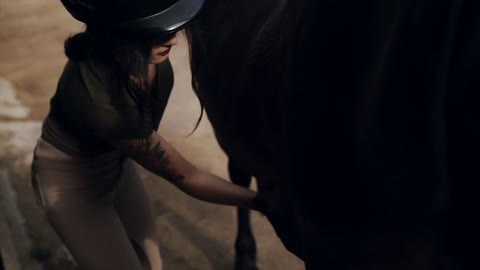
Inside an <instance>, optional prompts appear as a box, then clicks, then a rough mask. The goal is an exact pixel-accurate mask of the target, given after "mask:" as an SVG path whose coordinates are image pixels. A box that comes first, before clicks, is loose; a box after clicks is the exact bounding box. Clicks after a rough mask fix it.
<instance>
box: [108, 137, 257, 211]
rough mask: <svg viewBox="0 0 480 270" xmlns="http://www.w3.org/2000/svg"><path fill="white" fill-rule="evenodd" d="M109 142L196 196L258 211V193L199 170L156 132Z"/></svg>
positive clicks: (148, 168)
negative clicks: (142, 136) (256, 198)
mask: <svg viewBox="0 0 480 270" xmlns="http://www.w3.org/2000/svg"><path fill="white" fill-rule="evenodd" d="M107 141H108V142H110V143H111V144H112V145H113V146H115V147H116V148H118V149H120V150H122V151H124V152H125V153H126V154H127V155H128V156H130V157H131V158H132V159H133V160H135V161H136V162H138V163H139V164H140V165H142V166H143V167H144V168H146V169H147V170H149V171H151V172H153V173H155V174H157V175H159V176H161V177H163V178H165V179H166V180H168V181H170V182H171V183H172V184H174V185H175V186H177V187H178V188H179V189H181V190H182V191H184V192H185V193H187V194H188V195H190V196H192V197H195V198H197V199H200V200H203V201H207V202H212V203H217V204H226V205H233V206H238V207H245V208H251V209H254V210H258V207H257V206H256V203H255V202H256V201H257V200H255V197H256V195H257V193H256V192H255V191H252V190H250V189H247V188H243V187H240V186H238V185H235V184H232V183H230V182H228V181H226V180H224V179H222V178H220V177H218V176H216V175H213V174H211V173H208V172H206V171H203V170H200V169H198V168H196V167H195V166H194V165H193V164H191V163H190V162H188V161H187V160H186V159H185V158H184V157H182V156H181V155H180V153H178V152H177V150H175V149H174V148H173V147H172V146H171V145H170V144H169V143H167V142H166V141H165V140H164V139H163V138H162V137H160V135H158V133H156V132H155V131H152V133H151V135H150V136H149V137H148V138H146V139H139V140H108V139H107Z"/></svg>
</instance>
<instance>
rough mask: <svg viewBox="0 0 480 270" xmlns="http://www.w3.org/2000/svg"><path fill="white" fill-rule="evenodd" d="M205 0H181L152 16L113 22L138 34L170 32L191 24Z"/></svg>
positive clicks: (120, 28)
mask: <svg viewBox="0 0 480 270" xmlns="http://www.w3.org/2000/svg"><path fill="white" fill-rule="evenodd" d="M203 4H204V0H180V1H178V2H177V3H175V4H174V5H172V6H171V7H169V8H168V9H166V10H163V11H161V12H159V13H156V14H153V15H151V16H148V17H145V18H141V19H136V20H130V21H124V22H117V23H113V25H112V26H113V27H114V28H117V29H118V30H124V31H127V32H131V33H136V34H156V33H159V34H168V33H173V32H177V31H180V30H182V29H184V28H185V27H186V26H187V25H188V24H190V23H191V22H192V21H193V20H194V18H195V17H196V16H197V15H198V13H199V12H200V10H201V9H202V7H203Z"/></svg>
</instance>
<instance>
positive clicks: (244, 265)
mask: <svg viewBox="0 0 480 270" xmlns="http://www.w3.org/2000/svg"><path fill="white" fill-rule="evenodd" d="M235 270H258V267H257V262H256V260H255V259H254V258H252V257H250V256H242V257H237V258H236V259H235Z"/></svg>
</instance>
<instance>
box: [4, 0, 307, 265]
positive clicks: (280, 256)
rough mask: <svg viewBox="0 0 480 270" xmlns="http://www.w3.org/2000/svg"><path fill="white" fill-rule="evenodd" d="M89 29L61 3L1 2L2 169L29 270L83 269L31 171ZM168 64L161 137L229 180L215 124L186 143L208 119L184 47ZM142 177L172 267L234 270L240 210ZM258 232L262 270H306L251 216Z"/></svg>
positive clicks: (180, 46)
mask: <svg viewBox="0 0 480 270" xmlns="http://www.w3.org/2000/svg"><path fill="white" fill-rule="evenodd" d="M81 30H82V25H81V24H79V23H77V22H76V21H74V20H73V19H72V18H71V17H70V16H69V14H68V13H67V12H66V11H64V9H63V8H62V6H61V5H60V1H47V0H21V1H14V0H0V169H2V168H3V169H4V170H7V171H8V172H9V175H10V179H11V186H12V188H13V192H14V194H15V198H16V204H17V206H18V209H19V210H20V212H21V214H22V217H23V219H22V218H20V220H21V222H22V223H23V224H24V225H25V228H26V229H25V230H26V232H24V233H23V236H22V233H21V232H19V235H18V236H16V235H14V236H13V239H18V243H19V246H22V244H21V243H20V242H22V241H23V240H24V239H23V238H24V236H25V235H26V236H27V238H28V239H27V240H26V241H27V244H26V246H25V247H19V248H20V249H21V248H24V249H27V251H25V252H19V257H20V260H21V261H22V264H23V268H24V269H27V270H29V269H38V264H36V263H35V260H32V256H33V257H35V258H40V259H42V260H44V263H43V269H49V270H50V269H51V270H53V269H75V268H74V267H72V266H71V263H70V261H69V260H68V253H67V252H65V249H64V248H62V245H61V243H60V241H59V239H58V238H57V236H56V235H55V233H54V232H53V231H52V230H51V229H50V227H49V226H48V224H47V223H46V221H45V218H44V215H43V213H42V211H41V209H40V208H39V207H38V205H37V204H36V202H35V200H34V198H33V194H32V192H31V189H30V176H29V165H30V162H31V151H32V150H33V146H34V143H35V140H36V138H37V137H38V136H39V132H40V125H41V121H42V120H43V118H44V117H45V116H46V114H47V113H48V109H49V100H50V98H51V96H52V94H53V92H54V90H55V86H56V83H57V78H58V76H59V74H60V72H61V70H62V68H63V64H64V63H65V61H66V58H65V56H64V55H63V41H64V39H65V38H66V37H67V36H68V35H69V34H72V33H75V32H77V31H81ZM170 58H171V61H172V64H173V66H174V71H175V74H176V75H175V86H174V90H173V93H172V96H171V100H170V103H169V105H168V106H167V110H166V112H165V116H164V119H163V120H162V123H161V126H160V129H159V133H160V134H161V135H162V136H163V137H164V138H166V139H167V140H168V141H169V142H170V143H172V144H173V145H174V147H176V148H177V149H178V150H179V151H180V152H181V153H182V154H183V155H184V156H185V157H186V158H187V159H189V160H190V161H191V162H193V163H194V164H195V165H197V166H199V167H201V168H203V169H206V170H208V171H211V172H213V173H216V174H218V175H220V176H222V177H225V178H227V171H226V164H227V160H226V157H225V155H224V154H223V152H222V151H221V149H220V148H219V147H218V144H217V143H216V141H215V138H214V137H213V134H212V130H211V126H210V124H209V123H208V120H207V119H204V120H203V121H202V123H201V125H200V127H199V128H198V130H197V131H196V132H195V133H194V134H193V135H191V136H190V137H188V138H187V137H186V136H187V134H189V133H190V131H191V130H192V129H193V127H194V125H195V122H196V120H197V118H198V116H199V114H200V106H199V104H198V101H197V100H196V98H195V96H194V94H193V92H192V90H191V87H190V74H189V68H188V51H187V47H186V44H185V41H184V40H183V39H180V42H179V44H178V46H176V47H175V48H174V49H173V50H172V52H171V56H170ZM144 175H145V183H146V185H147V188H148V190H149V193H150V195H151V201H152V204H153V205H154V207H155V214H156V225H157V228H158V230H159V232H160V235H161V240H160V241H161V253H162V257H163V261H164V269H166V270H170V269H172V270H190V269H194V270H209V269H213V270H227V269H233V258H234V257H233V256H234V249H233V242H234V239H235V234H236V225H235V224H236V222H235V209H234V208H231V207H226V206H218V205H212V204H209V203H204V202H200V201H198V200H195V199H192V198H190V197H188V196H186V195H185V194H183V193H181V192H179V191H178V190H176V189H175V188H174V187H173V186H171V185H170V184H168V183H167V182H166V181H163V180H162V179H160V178H159V177H156V176H154V175H152V174H150V173H148V172H144ZM2 210H5V209H1V210H0V211H2ZM0 218H1V217H0ZM252 226H253V230H254V234H255V237H256V239H257V249H258V266H259V268H260V269H265V270H267V269H275V270H276V269H279V270H283V269H288V270H296V269H303V265H302V263H301V262H300V261H299V260H298V259H297V258H296V257H295V256H293V255H292V254H290V253H289V252H288V251H286V250H285V249H284V247H283V246H282V244H281V243H280V241H279V240H278V239H277V237H276V236H275V234H274V232H273V229H272V227H271V225H270V224H269V223H268V222H267V221H266V219H265V218H264V217H263V216H261V215H259V214H258V213H252ZM20 239H22V241H21V240H20ZM0 241H2V239H0ZM32 250H33V254H30V253H31V251H32ZM35 265H36V266H35ZM36 267H37V268H36Z"/></svg>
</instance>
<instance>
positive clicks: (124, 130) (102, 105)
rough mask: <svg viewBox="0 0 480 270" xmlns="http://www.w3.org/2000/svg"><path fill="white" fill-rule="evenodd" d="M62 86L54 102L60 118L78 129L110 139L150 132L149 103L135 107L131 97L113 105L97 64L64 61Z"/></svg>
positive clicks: (104, 73)
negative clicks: (59, 108)
mask: <svg viewBox="0 0 480 270" xmlns="http://www.w3.org/2000/svg"><path fill="white" fill-rule="evenodd" d="M59 87H60V88H63V89H62V90H63V91H61V93H62V94H61V95H59V97H58V101H57V104H58V106H59V107H61V111H62V114H63V116H62V118H63V119H65V121H67V122H69V125H70V126H73V127H74V128H75V129H77V130H78V131H80V132H81V133H87V134H89V135H93V136H98V137H102V138H110V139H140V138H145V137H147V136H148V135H150V133H151V132H152V129H153V128H152V121H151V112H150V111H151V110H150V106H148V105H149V104H148V103H147V104H146V106H143V107H142V108H140V107H138V106H137V105H136V104H135V102H133V100H125V104H123V103H122V105H115V104H114V103H113V102H112V96H111V95H112V93H122V92H121V91H112V90H113V89H112V87H113V84H112V80H111V77H110V75H109V73H108V71H107V70H106V69H105V68H104V67H103V66H101V65H99V64H94V63H92V62H80V63H71V62H69V63H68V64H67V67H66V70H65V71H64V74H63V75H62V78H61V80H60V84H59ZM124 96H125V97H126V96H127V95H124Z"/></svg>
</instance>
